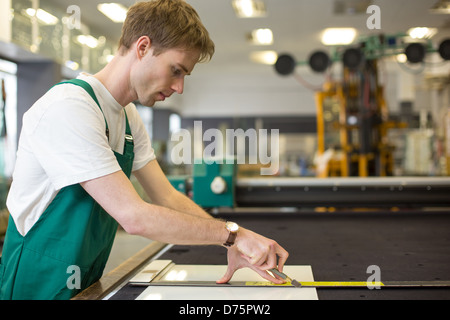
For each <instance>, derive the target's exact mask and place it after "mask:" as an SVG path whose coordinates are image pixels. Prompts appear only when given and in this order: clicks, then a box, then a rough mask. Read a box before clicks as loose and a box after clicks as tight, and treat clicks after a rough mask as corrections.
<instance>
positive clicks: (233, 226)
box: [223, 221, 239, 247]
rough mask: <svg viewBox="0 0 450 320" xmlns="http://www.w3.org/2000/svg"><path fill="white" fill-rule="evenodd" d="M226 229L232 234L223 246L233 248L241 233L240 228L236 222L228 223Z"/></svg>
mask: <svg viewBox="0 0 450 320" xmlns="http://www.w3.org/2000/svg"><path fill="white" fill-rule="evenodd" d="M225 228H226V229H227V230H228V231H229V232H230V234H229V235H228V239H227V241H226V242H225V243H224V244H223V245H224V246H225V247H231V246H232V245H233V244H234V241H235V240H236V236H237V233H238V231H239V226H238V224H237V223H235V222H231V221H227V223H226V224H225Z"/></svg>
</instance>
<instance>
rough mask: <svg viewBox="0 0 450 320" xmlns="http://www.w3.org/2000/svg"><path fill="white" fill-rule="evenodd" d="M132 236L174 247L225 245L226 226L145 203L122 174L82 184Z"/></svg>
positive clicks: (213, 220)
mask: <svg viewBox="0 0 450 320" xmlns="http://www.w3.org/2000/svg"><path fill="white" fill-rule="evenodd" d="M81 186H82V187H83V188H84V189H85V190H86V192H88V193H89V194H90V195H91V196H92V197H93V198H94V199H95V200H96V201H97V202H98V203H99V204H100V205H101V206H102V207H103V208H104V209H105V210H106V212H108V213H109V214H110V215H111V216H112V217H113V218H114V219H115V220H116V221H117V222H118V223H119V224H120V225H121V226H122V227H123V228H124V229H125V231H126V232H128V233H130V234H136V235H141V236H144V237H146V238H150V239H153V240H156V241H161V242H165V243H172V244H186V243H189V244H218V245H219V244H221V243H223V241H224V239H226V238H227V236H228V235H227V231H226V229H225V227H224V223H223V222H222V221H219V220H215V219H210V218H206V217H199V216H195V215H190V214H184V213H182V212H179V211H176V210H173V209H170V208H166V207H163V206H160V205H155V204H150V203H147V202H145V201H144V200H142V199H141V197H140V196H139V195H138V194H137V192H136V190H135V189H134V187H133V185H132V184H131V182H130V180H129V179H128V178H127V177H126V176H125V174H124V173H123V172H122V171H117V172H115V173H112V174H109V175H106V176H103V177H100V178H97V179H93V180H89V181H86V182H83V183H81Z"/></svg>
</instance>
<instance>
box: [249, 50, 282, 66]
mask: <svg viewBox="0 0 450 320" xmlns="http://www.w3.org/2000/svg"><path fill="white" fill-rule="evenodd" d="M277 59H278V54H277V53H276V52H275V51H271V50H269V51H254V52H252V53H250V60H251V61H253V62H256V63H261V64H268V65H274V64H275V62H277Z"/></svg>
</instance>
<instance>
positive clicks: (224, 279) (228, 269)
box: [216, 265, 236, 284]
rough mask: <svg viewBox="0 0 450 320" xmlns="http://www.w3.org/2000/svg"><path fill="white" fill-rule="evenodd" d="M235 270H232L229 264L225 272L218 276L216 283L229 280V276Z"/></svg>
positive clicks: (231, 275)
mask: <svg viewBox="0 0 450 320" xmlns="http://www.w3.org/2000/svg"><path fill="white" fill-rule="evenodd" d="M235 271H236V270H233V269H232V268H231V267H230V265H228V268H227V271H226V272H225V274H224V275H223V277H222V278H220V279H219V280H217V281H216V283H219V284H221V283H227V282H228V281H230V280H231V278H232V277H233V274H234V272H235Z"/></svg>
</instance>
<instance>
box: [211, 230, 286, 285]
mask: <svg viewBox="0 0 450 320" xmlns="http://www.w3.org/2000/svg"><path fill="white" fill-rule="evenodd" d="M288 256H289V253H288V252H287V251H286V250H285V249H284V248H283V247H281V246H280V245H279V244H278V243H277V242H276V241H274V240H271V239H268V238H266V237H263V236H261V235H259V234H257V233H255V232H253V231H250V230H247V229H245V228H242V227H241V228H240V229H239V233H238V236H237V238H236V242H235V244H234V245H233V246H232V247H230V248H228V255H227V258H228V268H227V271H226V273H225V275H224V276H223V277H222V278H221V279H219V280H218V281H217V283H227V282H228V281H230V279H231V278H232V276H233V274H234V273H235V272H236V271H237V270H239V269H241V268H245V267H248V268H250V269H252V270H254V271H255V272H257V273H258V274H259V275H260V276H262V277H263V278H264V279H266V280H269V281H271V282H273V283H277V284H281V283H283V282H284V280H283V279H280V278H278V277H274V276H272V275H271V274H270V273H269V272H268V271H267V270H270V269H272V268H277V269H278V270H279V271H283V266H284V264H285V262H286V260H287V258H288Z"/></svg>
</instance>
